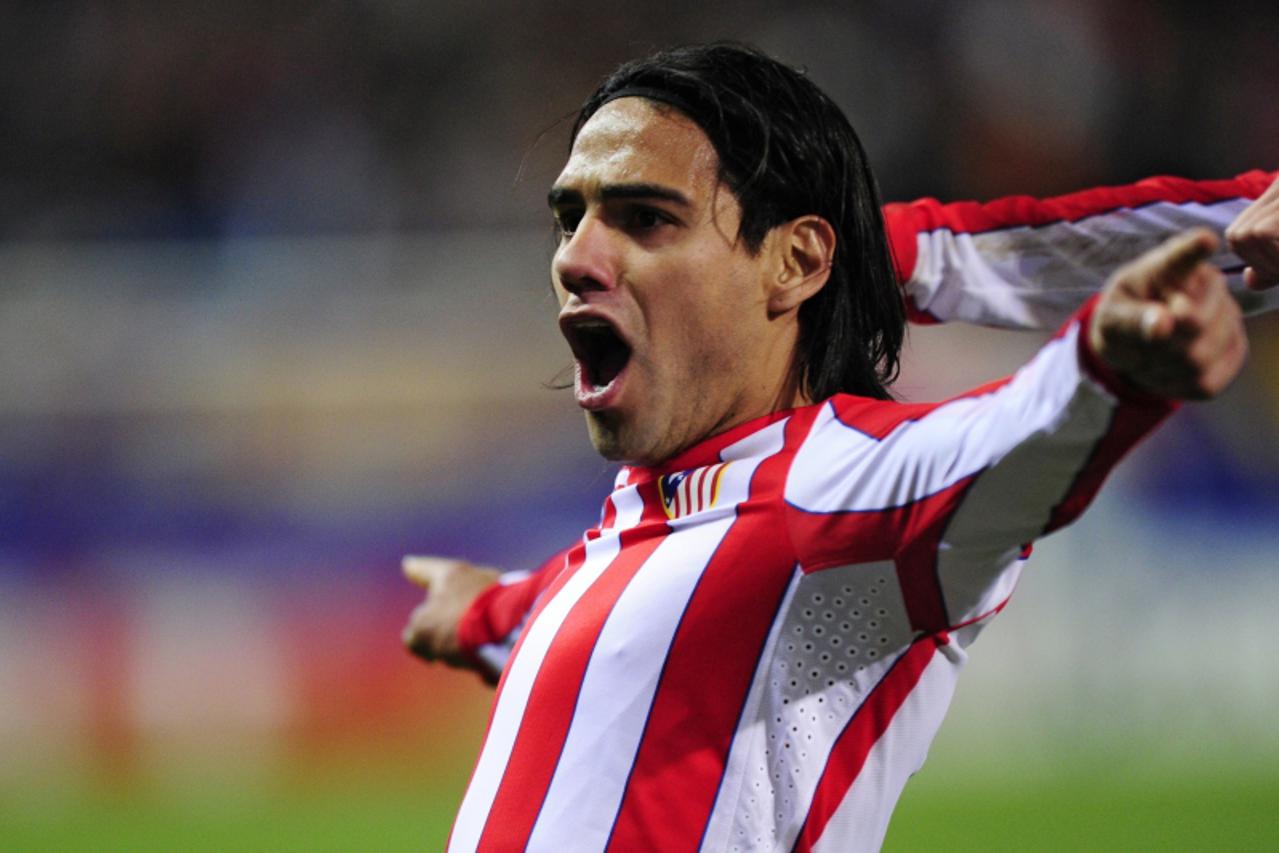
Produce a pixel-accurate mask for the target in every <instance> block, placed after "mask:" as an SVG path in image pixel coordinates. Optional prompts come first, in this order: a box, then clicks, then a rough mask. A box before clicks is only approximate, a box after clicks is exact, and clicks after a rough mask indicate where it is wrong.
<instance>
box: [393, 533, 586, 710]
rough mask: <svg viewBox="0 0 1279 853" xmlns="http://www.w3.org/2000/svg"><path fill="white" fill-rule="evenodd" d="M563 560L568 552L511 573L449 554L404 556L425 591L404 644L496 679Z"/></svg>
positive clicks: (409, 575) (425, 655)
mask: <svg viewBox="0 0 1279 853" xmlns="http://www.w3.org/2000/svg"><path fill="white" fill-rule="evenodd" d="M563 565H564V552H560V553H558V554H556V555H554V556H553V557H551V558H550V559H548V560H546V561H545V562H544V563H542V565H541V566H539V567H538V568H537V569H535V570H534V571H532V572H508V573H506V574H502V573H500V572H498V571H497V570H496V569H490V568H486V567H483V566H476V565H473V564H471V563H468V562H466V561H464V560H457V559H452V558H448V557H413V556H410V557H405V558H404V562H403V570H404V576H405V577H406V578H407V579H408V580H410V581H411V582H413V583H415V584H417V585H418V586H420V587H422V588H423V589H424V590H425V591H426V596H425V598H423V600H422V603H421V604H419V605H418V606H417V608H416V609H414V611H413V612H412V614H410V615H409V621H408V624H407V625H405V626H404V633H403V637H402V639H403V641H404V645H405V647H406V648H407V649H408V650H409V651H410V652H412V653H413V654H415V655H417V656H418V657H420V658H422V659H423V660H426V661H436V660H438V661H442V662H443V663H446V664H448V665H449V666H453V667H458V668H461V669H472V670H475V671H476V672H478V673H479V674H480V677H481V678H483V679H484V680H485V681H487V682H489V683H490V684H496V683H497V680H498V677H499V676H500V675H501V673H502V669H503V668H504V667H505V666H506V659H507V657H508V656H509V655H510V653H511V649H512V648H513V647H514V645H515V641H516V639H518V637H519V632H520V629H521V628H522V627H523V625H524V621H525V620H526V619H527V618H528V614H529V613H530V612H531V611H532V609H533V605H534V603H535V602H536V601H537V597H538V596H539V595H540V594H541V592H542V590H544V589H545V588H546V587H547V586H549V585H550V583H551V581H553V580H554V579H555V577H556V575H558V574H559V570H560V568H562V567H563Z"/></svg>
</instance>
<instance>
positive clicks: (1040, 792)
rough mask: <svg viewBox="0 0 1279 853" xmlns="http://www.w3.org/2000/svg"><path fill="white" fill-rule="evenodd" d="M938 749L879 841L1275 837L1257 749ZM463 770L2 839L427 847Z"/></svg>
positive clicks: (62, 801)
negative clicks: (1189, 757) (966, 760)
mask: <svg viewBox="0 0 1279 853" xmlns="http://www.w3.org/2000/svg"><path fill="white" fill-rule="evenodd" d="M940 758H941V760H940V761H939V762H937V764H936V766H934V765H932V764H930V765H929V766H928V767H927V768H926V769H925V770H924V772H922V773H921V774H920V775H919V777H917V778H916V779H915V780H913V781H912V782H911V784H910V786H908V788H907V791H906V795H905V797H904V798H903V799H902V802H901V805H900V807H899V808H898V810H897V814H896V816H895V818H894V820H893V824H892V827H891V829H890V831H889V834H888V839H887V841H886V844H885V848H884V849H885V850H888V851H915V850H935V849H944V850H946V851H947V853H962V851H970V850H971V851H978V850H980V851H1021V852H1022V853H1025V851H1075V850H1079V851H1085V850H1086V851H1141V850H1151V851H1154V850H1159V851H1182V850H1184V851H1273V850H1279V770H1276V768H1275V767H1274V766H1272V765H1270V764H1269V763H1267V762H1264V761H1260V760H1254V761H1251V762H1250V761H1247V760H1244V759H1241V758H1240V759H1239V760H1236V761H1225V760H1220V761H1219V762H1218V763H1217V764H1216V765H1214V766H1212V767H1205V766H1202V765H1201V766H1198V767H1197V768H1190V767H1184V766H1181V767H1179V766H1178V765H1175V764H1174V765H1169V766H1168V767H1166V768H1163V769H1160V768H1158V767H1142V766H1134V765H1133V763H1132V762H1124V761H1116V760H1115V759H1114V756H1103V755H1100V754H1075V755H1073V756H1071V757H1070V758H1069V760H1068V761H1065V762H1060V761H1059V762H1055V763H1054V766H1052V767H1046V766H1039V767H1033V766H1031V765H1030V764H1028V763H1024V764H1021V765H1017V764H1013V765H1012V766H1007V765H1005V766H1003V767H1000V768H996V769H995V770H994V771H992V770H990V769H989V768H987V769H986V770H985V771H983V772H981V773H977V774H974V773H973V772H972V768H971V767H968V768H966V767H965V766H964V765H963V763H962V762H956V761H955V760H952V759H949V758H947V757H946V756H941V757H940ZM1236 758H1238V757H1236ZM1190 770H1194V771H1195V772H1193V773H1190V772H1188V771H1190ZM467 772H469V769H468V768H466V767H464V766H463V765H461V764H454V765H453V766H450V767H446V768H435V769H434V771H432V769H431V768H421V769H420V771H419V770H417V769H415V768H413V767H412V766H410V765H407V764H406V763H405V762H403V761H396V762H393V763H386V762H381V763H367V762H366V763H359V762H353V763H351V764H350V765H349V766H347V767H344V768H334V767H328V768H325V769H324V770H322V771H319V770H317V771H315V772H310V773H303V774H301V775H299V776H298V777H297V778H295V779H294V780H293V781H292V782H291V783H289V784H279V785H274V784H273V785H268V786H264V787H260V788H258V789H256V790H254V791H252V792H245V791H238V792H237V791H235V790H222V791H221V793H212V792H205V793H203V794H198V795H197V794H193V793H192V792H191V791H190V790H188V791H187V792H186V793H184V794H182V795H180V796H178V795H175V794H174V793H173V792H172V791H167V790H152V791H149V792H147V791H135V792H134V793H132V794H130V795H128V796H123V795H118V794H117V795H114V796H107V795H103V794H97V795H87V794H86V795H79V796H76V797H72V798H70V799H68V798H67V797H66V796H65V795H64V796H63V797H60V798H59V799H58V804H57V805H56V806H55V805H53V804H52V803H50V804H46V805H45V806H40V805H39V804H38V803H37V802H35V801H33V800H32V799H31V798H30V797H25V798H23V800H24V802H25V805H24V806H23V807H22V808H21V809H15V808H14V804H13V802H12V800H7V801H6V802H5V803H4V804H3V805H0V849H3V850H13V851H151V850H156V851H159V850H184V851H204V850H207V851H225V850H237V851H243V850H261V851H349V850H386V851H396V850H406V851H407V850H419V851H420V850H439V849H441V848H442V847H443V844H444V839H445V838H446V837H447V834H448V828H449V824H450V821H451V819H452V814H453V810H454V809H455V808H456V805H457V801H458V799H459V798H460V795H461V789H462V786H463V785H464V784H465V776H466V774H467Z"/></svg>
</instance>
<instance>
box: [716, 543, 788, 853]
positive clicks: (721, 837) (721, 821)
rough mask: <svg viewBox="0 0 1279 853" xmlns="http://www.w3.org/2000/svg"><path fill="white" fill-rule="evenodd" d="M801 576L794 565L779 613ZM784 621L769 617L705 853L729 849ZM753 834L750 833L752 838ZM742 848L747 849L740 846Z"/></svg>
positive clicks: (729, 756)
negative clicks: (769, 624) (758, 711)
mask: <svg viewBox="0 0 1279 853" xmlns="http://www.w3.org/2000/svg"><path fill="white" fill-rule="evenodd" d="M803 576H804V574H803V572H801V571H800V570H799V567H798V566H796V567H795V569H794V571H793V572H792V573H791V579H790V583H789V584H788V585H787V587H786V592H785V594H784V595H783V596H782V603H781V606H780V607H779V608H778V612H779V613H786V612H788V611H789V610H790V605H791V601H792V600H793V599H794V598H795V590H796V589H798V588H799V582H800V579H801V578H803ZM784 622H785V620H784V619H774V620H773V626H772V628H771V629H769V632H768V640H767V641H766V642H765V644H764V650H763V652H762V653H761V654H760V657H759V663H758V664H757V665H756V667H755V676H754V678H753V679H752V680H751V687H750V690H749V691H748V692H747V694H746V705H745V709H744V710H743V712H742V718H741V720H739V721H738V727H737V731H736V732H734V734H733V743H732V745H731V746H730V747H729V750H728V760H727V761H725V762H724V777H723V781H722V782H721V783H720V789H719V791H718V792H717V793H716V795H715V803H714V805H713V806H712V807H711V817H710V821H709V822H708V823H707V826H706V835H705V837H704V838H703V840H702V846H701V849H702V850H704V851H707V853H715V851H720V850H728V849H730V848H729V840H730V834H731V833H732V830H733V824H734V819H735V818H738V817H740V815H739V814H738V812H737V807H738V805H739V804H740V803H741V802H742V786H743V785H744V784H745V783H746V780H747V778H748V776H749V775H750V774H749V772H748V770H747V766H748V765H747V762H749V761H751V760H752V759H753V758H755V757H756V756H755V752H754V750H753V749H752V747H754V746H755V745H756V741H757V740H761V739H762V737H763V727H761V725H760V723H759V721H758V719H757V718H758V714H757V709H758V708H759V707H760V705H761V704H762V703H763V701H764V691H765V689H766V688H767V687H768V683H769V679H768V674H769V672H770V670H771V669H772V667H773V657H774V655H775V654H776V651H777V640H778V637H780V636H781V633H782V630H783V625H784ZM761 748H763V745H761ZM754 837H755V836H752V838H754ZM742 849H749V848H748V847H744V848H742Z"/></svg>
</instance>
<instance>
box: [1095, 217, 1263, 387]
mask: <svg viewBox="0 0 1279 853" xmlns="http://www.w3.org/2000/svg"><path fill="white" fill-rule="evenodd" d="M1218 245H1219V241H1218V238H1217V237H1216V236H1215V235H1214V234H1212V232H1210V231H1206V230H1203V229H1197V230H1194V231H1187V232H1185V233H1184V234H1180V235H1178V236H1176V237H1173V238H1171V239H1170V240H1168V241H1167V242H1165V243H1164V244H1163V245H1161V246H1159V247H1158V248H1156V249H1153V250H1151V251H1149V252H1147V253H1146V254H1144V255H1142V256H1141V257H1139V258H1138V259H1137V260H1135V261H1133V262H1132V263H1131V264H1128V265H1127V266H1125V267H1123V268H1122V269H1120V270H1119V271H1118V272H1116V273H1115V274H1114V276H1112V277H1111V279H1110V281H1109V282H1107V284H1106V288H1105V290H1103V291H1102V295H1101V300H1100V302H1099V303H1098V305H1097V308H1096V310H1095V311H1094V312H1093V316H1092V325H1091V326H1090V327H1089V330H1088V333H1089V343H1090V344H1091V345H1092V348H1093V350H1094V351H1095V352H1096V353H1097V355H1098V356H1100V357H1101V359H1102V360H1103V361H1104V362H1105V363H1106V364H1108V365H1109V366H1110V367H1111V368H1113V369H1114V370H1115V371H1116V372H1117V373H1119V374H1120V375H1121V376H1123V377H1124V378H1125V379H1127V380H1128V381H1129V382H1131V383H1132V384H1133V385H1135V386H1137V387H1138V388H1141V389H1143V390H1145V391H1149V392H1152V393H1155V394H1159V395H1161V396H1164V397H1171V398H1177V399H1184V400H1202V399H1207V398H1209V397H1214V396H1216V395H1217V394H1219V393H1221V392H1222V391H1223V390H1225V388H1226V386H1228V385H1229V384H1230V382H1231V381H1232V380H1233V379H1234V378H1235V377H1236V376H1237V375H1238V374H1239V371H1240V369H1242V367H1243V363H1244V360H1245V359H1246V358H1247V355H1248V338H1247V335H1246V334H1245V332H1244V327H1243V316H1242V314H1241V312H1240V310H1239V306H1238V305H1237V304H1236V303H1235V301H1234V300H1233V299H1231V298H1230V293H1229V291H1228V290H1227V289H1226V280H1225V277H1224V276H1223V275H1222V273H1221V272H1220V271H1219V270H1217V269H1216V268H1215V267H1213V266H1211V265H1209V264H1207V263H1205V261H1206V260H1207V259H1208V258H1209V257H1211V256H1212V254H1213V253H1214V252H1215V251H1216V250H1217V246H1218Z"/></svg>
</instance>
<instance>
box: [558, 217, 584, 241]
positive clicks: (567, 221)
mask: <svg viewBox="0 0 1279 853" xmlns="http://www.w3.org/2000/svg"><path fill="white" fill-rule="evenodd" d="M581 221H582V215H581V214H580V213H560V214H557V215H556V216H555V228H556V230H558V231H559V232H560V234H561V235H564V236H568V235H570V234H572V233H573V232H574V231H576V230H577V223H579V222H581Z"/></svg>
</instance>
